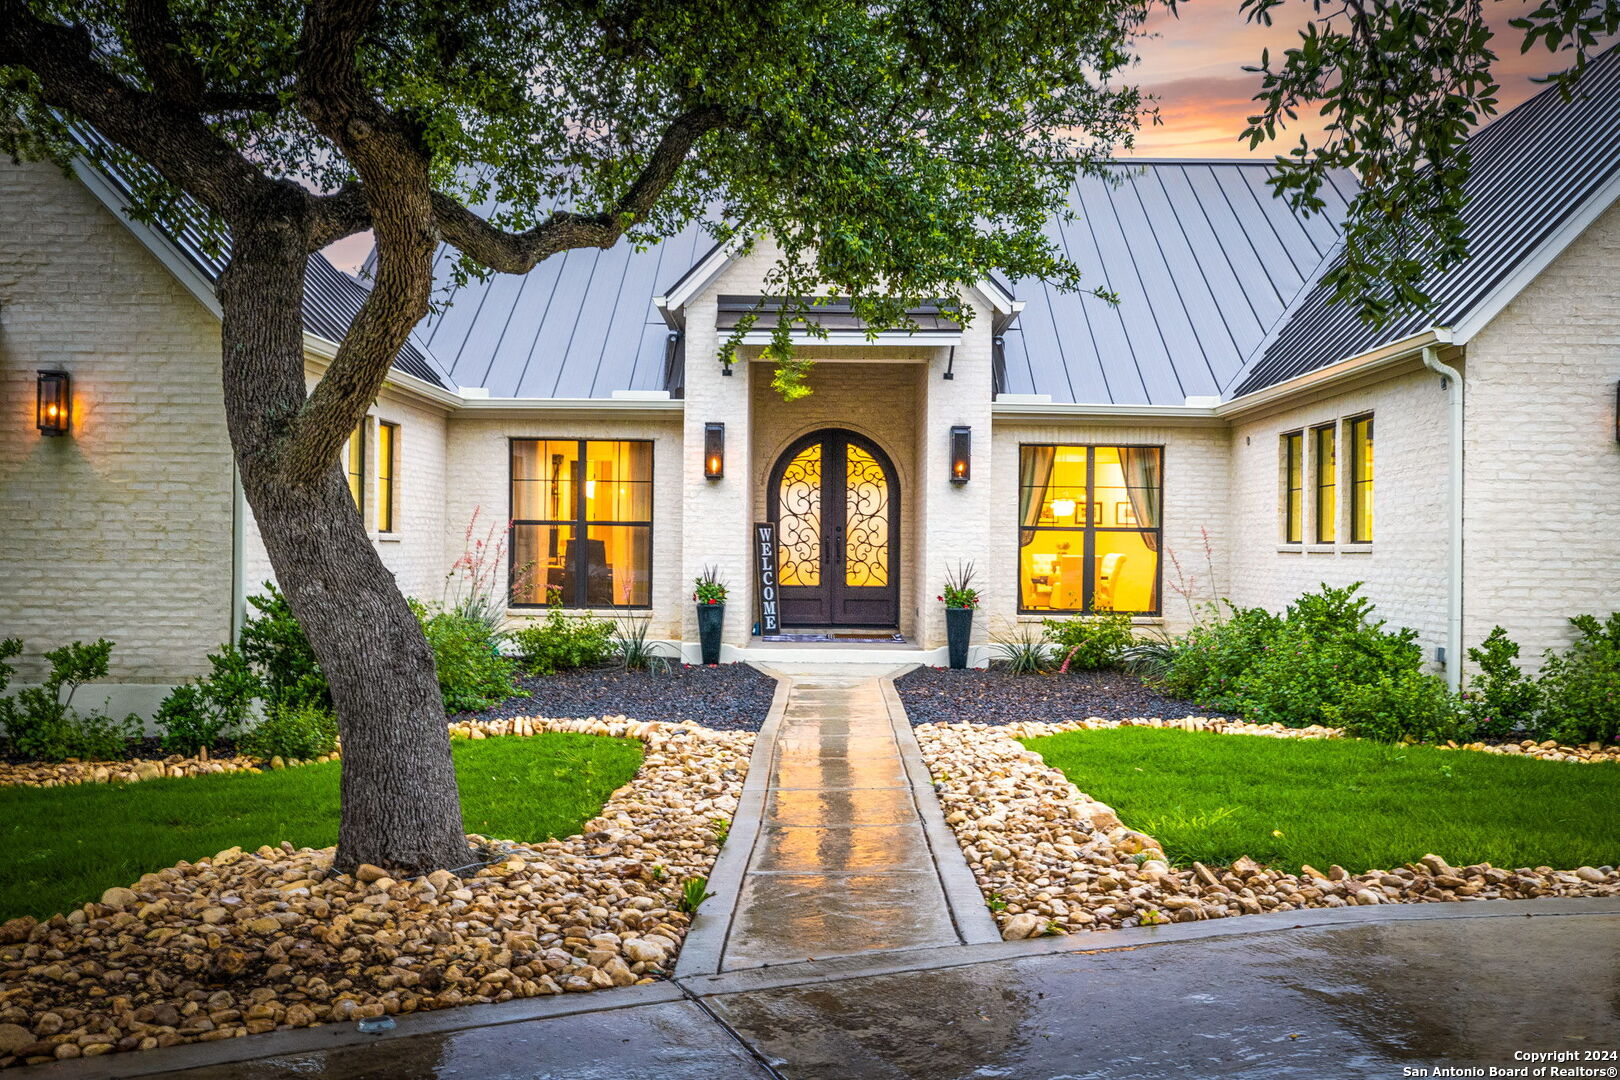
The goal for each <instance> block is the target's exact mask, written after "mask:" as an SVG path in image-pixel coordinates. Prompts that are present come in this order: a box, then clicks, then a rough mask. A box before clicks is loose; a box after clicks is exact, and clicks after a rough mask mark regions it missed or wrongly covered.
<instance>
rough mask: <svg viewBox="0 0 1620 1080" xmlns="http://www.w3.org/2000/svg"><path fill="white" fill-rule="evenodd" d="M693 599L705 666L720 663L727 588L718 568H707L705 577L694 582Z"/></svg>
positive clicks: (704, 571)
mask: <svg viewBox="0 0 1620 1080" xmlns="http://www.w3.org/2000/svg"><path fill="white" fill-rule="evenodd" d="M692 599H693V600H694V601H696V603H697V620H698V640H699V641H700V642H701V643H702V646H703V662H704V664H718V663H719V662H720V628H721V627H722V626H723V625H724V624H725V621H726V586H725V583H724V582H722V581H721V580H720V568H719V567H718V566H706V567H704V568H703V575H702V576H701V577H698V578H696V579H695V580H693V582H692Z"/></svg>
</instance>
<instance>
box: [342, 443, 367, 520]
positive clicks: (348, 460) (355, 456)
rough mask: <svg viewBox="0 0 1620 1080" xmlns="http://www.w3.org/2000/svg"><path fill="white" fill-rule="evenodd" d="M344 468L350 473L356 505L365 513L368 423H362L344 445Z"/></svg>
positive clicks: (350, 482) (350, 490)
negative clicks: (364, 495) (363, 496)
mask: <svg viewBox="0 0 1620 1080" xmlns="http://www.w3.org/2000/svg"><path fill="white" fill-rule="evenodd" d="M343 461H344V467H345V468H346V469H347V470H348V473H349V494H350V495H352V496H354V505H355V507H356V508H357V509H359V511H360V512H361V513H362V514H364V513H365V500H364V499H363V498H362V495H363V493H364V491H365V483H366V422H365V421H364V420H362V421H360V424H359V426H358V427H356V428H355V429H354V432H353V433H352V434H351V435H350V436H349V441H348V442H346V443H344V444H343Z"/></svg>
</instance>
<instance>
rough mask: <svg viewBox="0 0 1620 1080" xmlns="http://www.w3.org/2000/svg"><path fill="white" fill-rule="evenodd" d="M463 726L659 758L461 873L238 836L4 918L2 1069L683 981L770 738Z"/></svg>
mask: <svg viewBox="0 0 1620 1080" xmlns="http://www.w3.org/2000/svg"><path fill="white" fill-rule="evenodd" d="M458 726H460V727H462V728H463V730H462V731H461V732H459V733H460V734H465V735H466V736H467V737H469V738H474V739H477V738H486V737H490V736H493V735H517V736H525V735H537V734H541V733H545V732H579V733H584V734H591V735H610V736H618V737H624V738H636V739H641V740H642V741H643V742H645V743H646V749H645V755H644V758H643V762H642V767H641V769H640V771H639V772H638V773H637V774H636V777H635V778H634V779H633V780H632V781H631V782H630V783H628V784H626V785H625V786H624V787H622V788H620V789H619V790H618V791H616V792H614V793H613V795H612V797H611V798H610V799H609V800H608V802H607V803H606V805H605V806H604V807H603V809H602V813H601V814H600V815H599V816H598V817H596V818H594V819H593V820H591V821H590V822H588V823H587V824H586V826H585V830H584V832H583V833H582V834H581V835H578V836H572V837H569V838H567V839H564V840H550V841H546V842H544V843H535V844H518V843H511V842H505V841H494V840H488V839H485V838H483V837H479V836H470V837H469V840H470V841H471V842H472V843H473V844H474V845H475V846H476V847H478V848H479V849H480V850H481V851H482V852H483V853H484V854H485V856H486V858H487V860H488V861H487V862H485V863H479V864H475V865H472V866H468V867H464V868H461V869H460V872H459V874H458V873H451V872H449V871H445V870H439V871H435V872H434V873H432V874H428V875H426V876H424V877H418V878H410V879H402V880H395V879H394V878H392V877H390V876H389V874H388V872H387V871H386V870H384V869H382V868H380V867H374V866H361V867H359V868H358V869H357V871H356V873H355V874H353V875H350V874H335V873H333V872H332V870H331V862H332V852H333V849H332V848H324V849H320V850H316V849H312V848H303V849H297V850H295V849H294V848H293V847H292V845H291V844H290V843H283V844H282V845H281V846H280V847H262V848H260V849H258V850H257V851H254V852H244V851H242V850H240V849H239V848H231V849H228V850H226V851H222V852H220V853H219V854H217V855H215V856H213V857H212V858H206V859H201V860H198V861H197V862H196V863H184V862H182V863H179V864H177V865H175V866H173V867H169V868H166V869H162V870H158V871H156V872H154V873H150V874H147V875H145V876H144V877H142V878H141V880H140V881H137V882H135V883H134V884H133V885H132V886H130V887H129V888H112V889H108V890H107V892H106V893H105V894H104V895H103V896H102V898H101V900H100V901H99V902H96V903H88V904H85V905H84V906H83V907H81V908H77V909H75V910H73V911H70V912H68V913H66V914H63V915H56V916H53V917H52V918H50V919H48V920H46V921H44V922H36V921H35V920H33V919H32V918H19V919H12V920H11V921H9V922H6V923H5V924H3V925H0V1067H5V1066H8V1065H18V1064H35V1063H41V1062H45V1061H52V1060H57V1059H62V1058H73V1057H80V1056H94V1055H97V1054H105V1053H111V1052H114V1051H121V1050H148V1049H153V1048H155V1047H162V1046H174V1045H177V1044H180V1043H187V1042H208V1041H214V1040H218V1039H230V1038H235V1037H237V1036H239V1035H246V1034H256V1033H261V1032H266V1031H272V1030H276V1029H278V1028H298V1027H308V1026H312V1025H316V1024H323V1023H340V1022H345V1021H353V1020H358V1019H362V1018H366V1017H375V1016H382V1015H385V1014H395V1013H410V1012H420V1011H424V1010H429V1009H440V1008H448V1007H451V1006H455V1005H464V1004H469V1003H473V1002H498V1001H507V1000H510V999H512V998H516V997H536V996H542V995H548V994H558V993H565V992H582V991H590V990H598V989H606V988H608V987H614V986H628V985H632V984H635V983H641V982H649V981H652V980H654V979H657V978H661V977H664V976H666V975H667V974H668V973H669V972H670V971H671V970H672V969H673V967H674V958H675V956H676V954H677V953H678V951H679V949H680V945H681V942H682V941H683V940H684V938H685V936H686V931H687V929H688V926H689V924H690V916H689V915H687V914H685V913H683V912H681V911H680V910H678V903H677V902H678V900H679V897H680V891H681V886H682V884H683V882H685V881H686V880H689V879H691V878H698V877H707V876H708V873H709V871H710V869H711V868H712V867H713V865H714V860H715V857H716V856H717V855H718V854H719V849H720V841H719V837H718V835H717V829H718V828H720V822H721V821H729V819H730V818H731V817H732V815H733V814H734V813H735V812H736V808H737V802H738V797H739V795H740V794H741V791H742V784H743V777H744V775H745V774H746V772H747V770H748V760H749V754H750V753H751V751H752V749H753V741H754V736H753V735H752V734H750V733H745V732H720V731H713V730H711V729H708V728H704V727H699V726H697V725H691V724H660V723H638V722H635V721H630V720H625V719H623V718H619V719H614V720H560V721H553V720H544V719H539V718H533V717H520V718H515V719H508V720H501V721H495V722H490V723H487V724H475V725H470V726H469V725H458Z"/></svg>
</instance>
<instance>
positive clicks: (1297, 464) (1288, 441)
mask: <svg viewBox="0 0 1620 1080" xmlns="http://www.w3.org/2000/svg"><path fill="white" fill-rule="evenodd" d="M1282 459H1283V489H1282V524H1283V542H1284V543H1289V544H1297V543H1299V542H1300V541H1302V540H1304V539H1305V514H1304V511H1305V433H1304V432H1303V431H1290V432H1289V433H1288V434H1286V435H1284V436H1283V437H1282Z"/></svg>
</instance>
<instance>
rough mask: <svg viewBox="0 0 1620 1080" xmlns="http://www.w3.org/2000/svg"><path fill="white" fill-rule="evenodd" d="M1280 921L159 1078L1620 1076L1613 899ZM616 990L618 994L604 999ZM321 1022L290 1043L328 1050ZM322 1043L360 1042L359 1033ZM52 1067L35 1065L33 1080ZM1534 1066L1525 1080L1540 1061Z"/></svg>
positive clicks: (440, 1016) (793, 976)
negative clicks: (1580, 1070) (1583, 1072)
mask: <svg viewBox="0 0 1620 1080" xmlns="http://www.w3.org/2000/svg"><path fill="white" fill-rule="evenodd" d="M1532 913H1534V917H1530V916H1531V915H1532ZM1285 915H1286V916H1291V917H1293V919H1294V920H1295V921H1296V922H1297V921H1299V920H1300V919H1303V920H1304V921H1305V922H1306V923H1307V924H1308V925H1291V924H1290V921H1289V919H1288V918H1281V917H1277V916H1269V915H1260V916H1246V917H1244V918H1242V919H1232V920H1223V922H1226V923H1228V924H1229V925H1227V926H1219V925H1217V924H1212V923H1197V924H1181V925H1175V926H1168V927H1159V928H1153V929H1143V930H1122V931H1113V932H1108V933H1100V934H1091V935H1083V936H1081V937H1079V938H1068V939H1047V940H1044V941H1029V942H1008V943H998V944H991V945H978V946H957V947H954V948H945V949H927V950H914V951H909V952H901V953H881V954H878V953H874V954H868V955H866V956H862V957H848V958H845V959H844V960H839V961H831V962H826V963H816V964H796V965H791V966H789V967H784V968H751V969H746V970H741V971H734V972H729V973H721V974H717V975H712V976H708V977H705V978H698V979H682V980H678V985H673V986H672V985H670V984H667V983H666V984H661V985H658V986H647V987H633V988H631V989H629V990H625V991H608V992H604V993H602V994H582V995H568V996H565V998H563V999H556V998H553V999H544V1000H545V1001H546V1002H547V1003H548V1005H547V1006H546V1007H549V1008H569V1009H573V1010H576V1012H575V1014H574V1015H567V1016H552V1017H551V1018H541V1019H527V1020H521V1021H513V1022H506V1023H502V1022H500V1020H499V1018H498V1017H495V1016H493V1015H492V1014H493V1012H494V1011H495V1010H500V1009H502V1008H503V1006H484V1007H481V1008H482V1010H484V1011H483V1015H484V1016H485V1017H489V1018H490V1019H488V1020H486V1021H485V1024H486V1026H480V1027H476V1028H469V1029H466V1030H459V1031H447V1032H439V1033H435V1034H426V1035H418V1036H415V1037H393V1038H386V1039H380V1040H375V1041H371V1042H369V1043H366V1044H364V1045H348V1046H342V1047H337V1048H332V1049H311V1050H303V1051H294V1052H281V1053H277V1054H275V1056H262V1057H260V1058H259V1059H258V1060H254V1061H235V1062H232V1063H229V1064H223V1063H222V1064H218V1065H214V1066H212V1067H206V1068H199V1069H191V1070H189V1071H186V1072H183V1073H170V1074H167V1075H174V1076H178V1077H181V1078H183V1080H271V1078H273V1077H289V1076H300V1077H328V1078H333V1080H339V1078H341V1080H360V1078H367V1080H369V1078H373V1077H375V1078H378V1080H381V1078H389V1080H430V1078H431V1080H447V1078H461V1077H466V1078H474V1077H477V1078H487V1080H519V1078H524V1080H539V1078H558V1080H561V1078H570V1080H580V1078H594V1077H603V1078H609V1077H611V1078H614V1080H731V1078H737V1080H769V1078H772V1077H776V1078H786V1080H835V1078H845V1077H876V1078H885V1080H888V1078H895V1080H954V1078H962V1080H966V1078H970V1077H972V1078H982V1077H1009V1078H1014V1080H1042V1078H1053V1080H1056V1078H1065V1080H1078V1078H1093V1080H1169V1078H1183V1077H1185V1078H1186V1080H1207V1078H1243V1080H1276V1078H1287V1080H1363V1078H1365V1080H1393V1078H1396V1077H1402V1076H1415V1075H1428V1076H1435V1075H1448V1073H1437V1072H1435V1071H1434V1070H1436V1069H1437V1068H1440V1067H1444V1068H1446V1069H1471V1068H1478V1069H1481V1070H1482V1072H1480V1073H1473V1074H1470V1073H1467V1072H1460V1073H1452V1074H1449V1075H1488V1072H1486V1071H1483V1070H1488V1069H1489V1067H1491V1066H1495V1067H1497V1068H1499V1069H1509V1068H1515V1067H1521V1066H1524V1065H1525V1064H1526V1059H1524V1058H1523V1057H1518V1056H1516V1055H1522V1054H1527V1053H1531V1054H1554V1053H1567V1054H1572V1055H1576V1056H1574V1057H1571V1058H1568V1059H1565V1061H1564V1063H1563V1064H1564V1065H1565V1067H1568V1066H1571V1065H1581V1064H1585V1065H1586V1066H1587V1067H1595V1068H1597V1069H1608V1068H1611V1067H1613V1065H1614V1062H1613V1060H1612V1059H1605V1058H1602V1057H1593V1058H1583V1055H1586V1054H1588V1053H1596V1054H1599V1055H1601V1054H1603V1053H1604V1052H1612V1051H1615V1050H1617V1049H1620V998H1617V996H1616V987H1617V986H1620V901H1613V900H1609V901H1605V900H1573V901H1563V900H1553V901H1528V902H1525V901H1493V902H1488V903H1479V904H1443V905H1442V904H1433V905H1411V906H1407V907H1404V908H1401V909H1395V908H1394V907H1393V906H1392V907H1390V908H1354V909H1341V910H1323V911H1321V912H1288V913H1285ZM1245 924H1246V926H1247V928H1245ZM582 999H589V1000H590V1002H591V1003H592V1004H587V1003H586V1001H584V1000H582ZM610 1000H612V1001H617V1002H620V1003H621V1004H620V1006H619V1007H617V1008H612V1007H606V1008H604V1006H608V1003H609V1001H610ZM598 1001H600V1005H594V1003H596V1002H598ZM509 1004H510V1005H513V1006H516V1005H518V1004H519V1003H517V1002H511V1003H509ZM593 1005H594V1007H593ZM527 1007H528V1008H531V1009H532V1008H535V1007H536V1006H535V1004H534V1003H529V1004H528V1005H527ZM480 1011H481V1010H480V1009H479V1008H472V1009H464V1010H463V1009H456V1010H448V1011H446V1012H443V1013H431V1014H425V1015H422V1016H416V1017H406V1018H404V1020H403V1021H402V1023H401V1028H402V1029H403V1028H405V1027H406V1026H407V1025H411V1024H418V1023H421V1024H434V1023H446V1022H452V1021H453V1020H454V1019H455V1018H456V1017H457V1015H458V1014H459V1016H460V1018H461V1020H462V1022H464V1023H470V1022H472V1018H473V1017H475V1016H478V1015H479V1014H480ZM321 1030H322V1029H309V1030H307V1031H305V1032H302V1033H290V1034H297V1035H299V1036H300V1037H302V1038H306V1039H310V1038H318V1037H320V1035H319V1032H320V1031H321ZM333 1035H334V1036H339V1037H343V1038H346V1039H347V1040H349V1041H350V1042H353V1041H354V1039H355V1036H354V1035H353V1034H352V1031H336V1030H334V1031H333ZM232 1043H234V1046H233V1045H232V1044H225V1043H215V1044H207V1045H203V1046H196V1047H183V1048H180V1050H181V1051H189V1052H193V1053H210V1052H212V1053H216V1054H228V1053H230V1052H231V1051H232V1050H233V1049H234V1050H235V1052H236V1053H237V1054H243V1053H245V1052H246V1050H247V1047H248V1045H249V1044H256V1045H262V1046H265V1047H267V1048H268V1043H267V1042H264V1041H256V1040H248V1039H242V1040H233V1041H232ZM171 1053H174V1054H179V1053H180V1051H174V1052H171ZM261 1053H263V1051H261ZM119 1057H122V1058H124V1060H122V1061H115V1060H114V1059H113V1058H111V1057H109V1058H98V1059H85V1060H83V1061H79V1062H67V1063H63V1064H65V1065H75V1066H90V1067H92V1068H107V1067H108V1066H113V1065H129V1064H140V1065H147V1064H150V1063H152V1061H153V1059H155V1058H157V1057H158V1055H157V1054H155V1053H154V1054H152V1055H146V1054H141V1055H128V1056H127V1057H126V1056H124V1055H119ZM1541 1060H1542V1061H1543V1062H1545V1061H1548V1060H1554V1061H1556V1060H1557V1059H1546V1058H1544V1059H1541ZM57 1068H58V1066H43V1067H40V1068H39V1069H38V1070H37V1071H38V1072H39V1074H40V1075H41V1076H42V1077H43V1076H48V1075H51V1074H53V1073H54V1072H55V1071H56V1070H57ZM1409 1069H1410V1070H1413V1071H1411V1072H1408V1071H1406V1070H1409ZM1417 1070H1426V1071H1425V1072H1419V1071H1417ZM34 1074H35V1070H32V1069H31V1070H29V1075H30V1076H33V1075H34ZM74 1075H76V1076H79V1077H83V1076H86V1075H89V1074H87V1073H85V1072H83V1071H76V1072H75V1073H74ZM106 1075H115V1074H111V1073H108V1074H106ZM148 1075H150V1073H148ZM1499 1075H1501V1074H1499ZM1525 1075H1530V1076H1534V1075H1537V1074H1536V1073H1535V1072H1534V1066H1532V1067H1531V1071H1530V1072H1528V1073H1527V1074H1525ZM1542 1075H1553V1074H1551V1073H1545V1074H1542ZM1566 1075H1573V1074H1566ZM1589 1075H1612V1074H1608V1073H1593V1074H1589Z"/></svg>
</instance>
